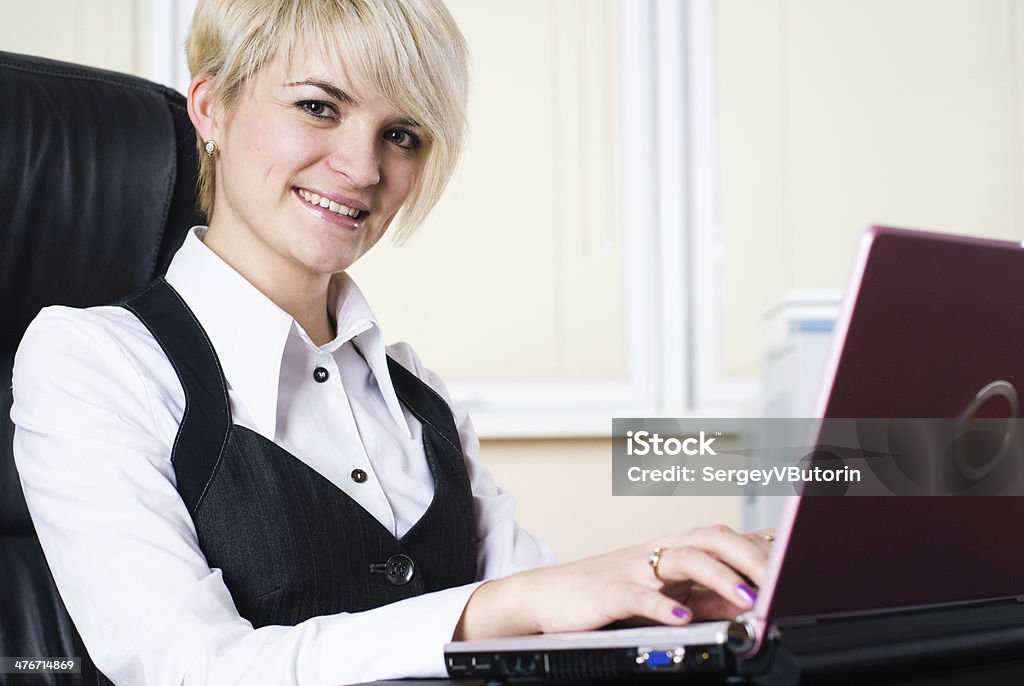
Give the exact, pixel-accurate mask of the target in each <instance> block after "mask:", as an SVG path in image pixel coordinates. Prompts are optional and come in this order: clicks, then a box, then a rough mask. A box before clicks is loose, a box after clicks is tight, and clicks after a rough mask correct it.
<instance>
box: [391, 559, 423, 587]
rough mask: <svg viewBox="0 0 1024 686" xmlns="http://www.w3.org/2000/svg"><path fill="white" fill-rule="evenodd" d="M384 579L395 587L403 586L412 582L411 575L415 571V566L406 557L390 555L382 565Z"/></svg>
mask: <svg viewBox="0 0 1024 686" xmlns="http://www.w3.org/2000/svg"><path fill="white" fill-rule="evenodd" d="M384 564H385V567H384V578H385V579H387V580H388V581H390V582H391V583H392V584H394V585H395V586H405V585H406V584H407V583H409V582H410V581H412V575H413V573H414V572H415V571H416V565H414V564H413V562H412V559H411V558H409V556H408V555H402V554H401V553H399V554H398V555H392V556H391V557H389V558H388V561H387V562H385V563H384Z"/></svg>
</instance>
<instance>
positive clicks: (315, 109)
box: [298, 100, 337, 119]
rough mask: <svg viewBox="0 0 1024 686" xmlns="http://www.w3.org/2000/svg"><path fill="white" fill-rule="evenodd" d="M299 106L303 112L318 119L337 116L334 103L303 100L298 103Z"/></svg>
mask: <svg viewBox="0 0 1024 686" xmlns="http://www.w3.org/2000/svg"><path fill="white" fill-rule="evenodd" d="M298 106H299V109H301V110H302V111H303V112H305V113H306V114H308V115H310V116H312V117H316V118H317V119H333V118H334V117H335V116H337V110H335V109H334V105H331V104H329V103H326V102H323V101H322V100H303V101H302V102H300V103H298Z"/></svg>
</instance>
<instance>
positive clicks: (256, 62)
mask: <svg viewBox="0 0 1024 686" xmlns="http://www.w3.org/2000/svg"><path fill="white" fill-rule="evenodd" d="M302 48H309V49H313V50H317V51H319V52H320V53H321V54H322V55H324V56H325V58H326V59H328V60H331V61H332V63H333V64H335V65H337V67H338V68H339V69H342V68H343V65H344V67H347V68H348V69H350V70H351V72H352V73H353V74H354V76H355V77H356V78H358V79H359V80H360V81H362V82H363V83H364V84H366V85H367V86H368V87H369V88H372V89H373V90H374V91H376V92H377V93H378V94H380V95H381V96H382V97H383V98H384V99H385V100H387V101H388V102H389V103H391V104H392V105H393V106H395V107H396V108H398V109H399V110H401V111H403V112H405V113H407V114H408V115H409V116H411V117H412V118H413V119H415V120H416V121H417V122H418V123H419V124H420V125H421V126H422V127H423V128H424V129H425V130H426V132H427V134H428V136H429V138H430V140H431V143H430V146H429V150H428V152H427V153H426V154H427V158H426V160H425V162H424V168H423V173H422V174H421V175H420V177H419V179H418V180H417V183H416V186H415V188H413V190H412V192H411V193H410V196H409V198H408V199H407V200H406V204H405V206H404V207H403V208H402V211H401V216H400V218H399V228H398V229H397V230H396V232H395V233H394V236H395V239H396V240H398V241H399V242H401V241H403V240H405V239H406V238H408V236H409V235H410V234H411V233H412V231H413V230H414V229H415V228H416V227H417V226H419V225H420V223H422V221H423V220H424V219H425V218H426V216H427V214H428V213H429V212H430V210H431V209H432V208H433V207H434V205H435V204H436V203H437V200H438V198H440V196H441V192H442V191H443V190H444V187H445V186H446V185H447V183H448V180H449V179H450V178H451V175H452V172H453V171H454V169H455V164H456V162H457V161H458V157H459V152H460V150H461V148H462V141H463V138H464V134H465V128H466V124H465V110H466V97H467V90H468V81H469V77H468V66H467V50H466V43H465V39H464V38H463V36H462V33H461V32H460V31H459V27H458V26H457V25H456V23H455V20H454V19H453V18H452V16H451V14H449V12H448V10H447V9H446V8H445V6H444V4H443V3H442V2H441V0H200V1H199V4H198V5H197V7H196V11H195V14H194V15H193V17H192V26H191V29H190V30H189V34H188V39H187V40H186V42H185V53H186V55H187V57H188V66H189V70H190V71H191V72H192V75H193V76H194V75H196V74H200V73H205V74H209V75H210V77H211V89H212V91H211V95H212V98H213V102H214V104H215V106H216V107H220V108H222V109H223V110H224V111H230V110H231V108H232V106H233V105H234V104H235V103H236V102H237V101H238V98H239V97H240V95H241V94H242V93H243V91H244V89H245V87H246V85H247V84H248V83H249V81H250V80H251V79H252V78H253V76H254V75H255V74H256V73H257V72H258V71H259V70H260V69H262V68H263V67H264V66H265V65H266V64H267V63H269V62H271V61H272V60H274V59H276V58H278V57H282V58H284V59H285V60H288V59H290V58H291V57H292V55H293V54H295V52H296V51H297V50H299V49H302ZM196 143H197V147H198V149H199V205H200V208H201V209H202V211H203V212H204V213H206V215H207V217H209V216H210V215H212V213H213V204H214V189H215V184H216V179H215V178H214V164H213V162H214V161H213V159H211V158H210V157H208V156H207V155H205V154H204V153H203V149H202V148H203V145H204V141H202V140H200V139H198V136H197V141H196Z"/></svg>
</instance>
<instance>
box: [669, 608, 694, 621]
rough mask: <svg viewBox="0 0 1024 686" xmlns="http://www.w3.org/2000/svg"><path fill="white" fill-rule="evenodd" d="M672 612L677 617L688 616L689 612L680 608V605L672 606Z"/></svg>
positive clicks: (683, 617)
mask: <svg viewBox="0 0 1024 686" xmlns="http://www.w3.org/2000/svg"><path fill="white" fill-rule="evenodd" d="M672 614H674V615H675V616H676V617H678V618H679V619H686V618H687V617H689V616H690V613H689V612H687V611H686V609H685V608H682V607H673V608H672Z"/></svg>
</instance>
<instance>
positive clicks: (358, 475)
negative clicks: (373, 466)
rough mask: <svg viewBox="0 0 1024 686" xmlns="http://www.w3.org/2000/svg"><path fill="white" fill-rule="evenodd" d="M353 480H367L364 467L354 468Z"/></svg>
mask: <svg viewBox="0 0 1024 686" xmlns="http://www.w3.org/2000/svg"><path fill="white" fill-rule="evenodd" d="M352 480H353V481H355V482H356V483H357V484H361V483H363V482H364V481H366V472H364V471H363V470H362V469H353V470H352Z"/></svg>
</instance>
